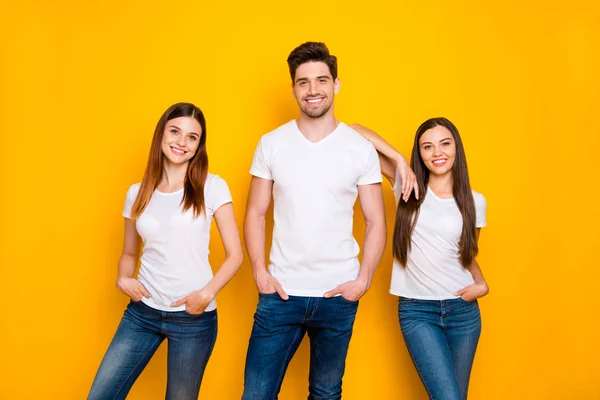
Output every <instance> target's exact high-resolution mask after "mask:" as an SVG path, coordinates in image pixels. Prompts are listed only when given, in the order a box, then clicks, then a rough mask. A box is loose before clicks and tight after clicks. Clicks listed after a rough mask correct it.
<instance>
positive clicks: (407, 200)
mask: <svg viewBox="0 0 600 400" xmlns="http://www.w3.org/2000/svg"><path fill="white" fill-rule="evenodd" d="M352 127H353V128H354V129H355V130H357V131H358V132H359V133H361V134H362V135H363V136H365V137H366V138H367V139H369V140H370V141H371V142H372V143H373V145H374V146H375V148H376V149H377V150H378V151H379V152H380V163H381V170H382V172H383V174H384V175H385V176H386V177H387V178H388V179H389V181H390V182H391V184H392V186H393V188H394V193H395V195H396V201H397V204H398V208H397V215H396V224H395V228H394V241H393V251H394V258H395V260H394V267H393V272H392V284H391V288H390V293H392V294H394V295H397V296H399V297H400V299H399V304H398V317H399V320H400V326H401V329H402V334H403V336H404V341H405V343H406V346H407V347H408V350H409V353H410V356H411V358H412V360H413V363H414V364H415V367H416V369H417V371H418V373H419V375H420V377H421V380H422V381H423V384H424V385H425V388H426V389H427V392H428V393H429V397H430V398H432V399H445V400H460V399H466V397H467V389H468V385H469V376H470V373H471V367H472V365H473V359H474V357H475V350H476V348H477V342H478V340H479V335H480V333H481V317H480V314H479V305H478V304H477V298H479V297H482V296H485V295H486V294H487V293H488V286H487V283H486V281H485V279H484V278H483V275H482V273H481V269H480V268H479V265H478V264H477V261H476V260H475V256H476V255H477V252H478V246H477V239H478V237H479V230H480V228H481V227H483V226H485V223H486V222H485V211H486V202H485V198H484V197H483V196H482V195H481V194H479V193H477V192H474V191H472V190H471V185H470V183H469V174H468V170H467V161H466V156H465V151H464V148H463V145H462V140H461V138H460V135H459V133H458V130H457V129H456V127H455V126H454V124H452V122H450V121H449V120H447V119H446V118H431V119H429V120H427V121H425V122H424V123H423V124H421V126H420V127H419V129H417V133H416V135H415V139H414V145H413V149H412V155H411V163H410V165H411V168H412V170H413V171H414V174H415V175H416V187H415V193H414V195H410V191H407V188H406V185H404V188H403V182H401V180H402V179H401V178H400V174H399V172H398V169H397V168H396V162H395V160H397V159H399V157H402V156H400V155H399V154H398V152H396V151H395V150H394V149H393V148H392V147H391V146H390V145H389V144H388V143H386V142H385V141H384V140H383V139H382V138H381V137H379V136H378V135H377V134H375V133H374V132H372V131H370V130H369V129H367V128H364V127H361V126H359V125H353V126H352ZM409 186H410V185H409ZM409 189H412V187H409ZM419 193H421V194H422V196H421V197H419V195H418V194H419ZM401 197H404V198H403V199H401Z"/></svg>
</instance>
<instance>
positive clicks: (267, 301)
mask: <svg viewBox="0 0 600 400" xmlns="http://www.w3.org/2000/svg"><path fill="white" fill-rule="evenodd" d="M357 309H358V301H348V300H346V299H344V298H343V297H341V296H337V297H332V298H329V299H325V298H323V297H300V296H290V298H289V300H287V301H286V300H282V299H281V298H280V297H279V295H278V294H277V293H273V294H261V295H259V301H258V307H257V310H256V313H255V314H254V326H253V328H252V335H251V337H250V345H249V347H248V355H247V357H246V372H245V382H244V395H243V399H244V400H273V399H277V395H278V393H279V390H280V389H281V383H282V382H283V377H284V375H285V371H286V369H287V366H288V364H289V362H290V360H291V359H292V357H293V355H294V353H295V352H296V350H297V349H298V346H299V345H300V342H301V341H302V338H303V337H304V334H305V333H306V332H308V337H309V339H310V373H309V388H308V390H309V393H310V394H309V397H308V398H309V399H315V400H317V399H319V400H333V399H340V398H341V396H342V377H343V375H344V369H345V365H346V355H347V353H348V345H349V344H350V337H351V336H352V327H353V325H354V318H355V316H356V310H357Z"/></svg>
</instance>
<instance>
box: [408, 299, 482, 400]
mask: <svg viewBox="0 0 600 400" xmlns="http://www.w3.org/2000/svg"><path fill="white" fill-rule="evenodd" d="M398 318H399V319H400V327H401V329H402V335H404V341H405V343H406V347H408V352H409V353H410V356H411V358H412V360H413V363H414V364H415V367H416V368H417V372H418V373H419V376H420V377H421V380H422V381H423V384H424V385H425V388H426V389H427V393H428V394H429V398H430V399H432V400H440V399H441V400H464V399H466V398H467V390H468V387H469V376H470V375H471V367H472V366H473V359H474V358H475V350H476V349H477V342H478V341H479V335H480V334H481V316H480V314H479V305H478V304H477V301H473V302H466V301H464V300H463V299H461V298H457V299H451V300H418V299H407V298H405V297H401V298H400V302H399V304H398Z"/></svg>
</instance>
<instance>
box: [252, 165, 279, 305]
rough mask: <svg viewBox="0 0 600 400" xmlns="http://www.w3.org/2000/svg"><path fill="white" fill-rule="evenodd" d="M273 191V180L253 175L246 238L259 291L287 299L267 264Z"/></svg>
mask: <svg viewBox="0 0 600 400" xmlns="http://www.w3.org/2000/svg"><path fill="white" fill-rule="evenodd" d="M272 191H273V181H272V180H269V179H262V178H258V177H256V176H253V177H252V181H251V182H250V190H249V193H248V202H247V204H246V217H245V218H244V238H245V239H246V250H247V251H248V257H249V258H250V264H251V265H252V272H253V275H254V280H255V281H256V286H257V287H258V291H259V293H263V294H269V293H275V292H277V293H278V294H279V296H280V297H281V298H282V299H284V300H287V299H288V295H287V294H286V293H285V292H284V291H283V288H282V287H281V284H280V283H279V281H278V280H277V279H275V278H274V277H273V276H271V274H270V273H269V272H268V271H267V269H266V266H265V229H266V228H265V225H266V224H265V222H266V214H267V210H268V209H269V204H270V203H271V193H272Z"/></svg>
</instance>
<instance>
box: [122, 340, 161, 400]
mask: <svg viewBox="0 0 600 400" xmlns="http://www.w3.org/2000/svg"><path fill="white" fill-rule="evenodd" d="M159 340H160V337H158V338H156V340H155V341H154V344H152V346H150V349H151V348H152V347H154V345H155V344H156V342H158V341H159ZM149 351H150V350H148V351H146V354H144V356H143V357H142V358H141V359H140V361H139V362H138V363H137V365H136V366H135V368H133V370H132V371H131V373H130V374H129V375H128V376H127V378H126V379H125V380H124V381H123V384H122V385H121V387H120V388H119V390H117V392H116V394H115V397H113V400H114V399H116V398H117V397H118V395H119V394H120V393H121V390H123V386H125V383H126V382H127V381H128V380H129V378H130V377H131V375H132V374H133V372H134V371H136V370H137V368H138V367H139V365H140V364H141V363H142V360H144V359H145V358H146V355H147V354H148V352H149Z"/></svg>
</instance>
